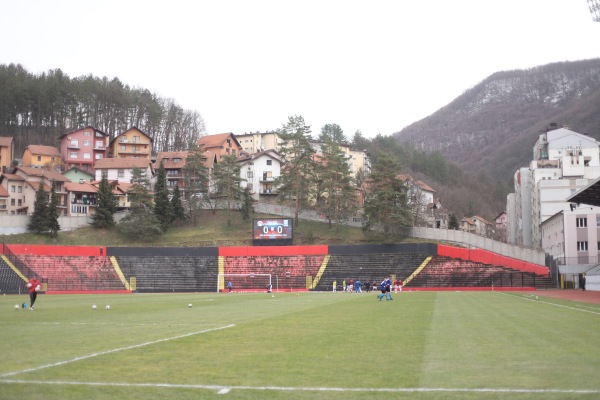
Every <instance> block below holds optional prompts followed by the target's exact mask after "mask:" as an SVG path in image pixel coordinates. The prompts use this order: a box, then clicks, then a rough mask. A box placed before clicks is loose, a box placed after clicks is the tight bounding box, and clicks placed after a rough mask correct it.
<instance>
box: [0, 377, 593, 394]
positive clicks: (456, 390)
mask: <svg viewBox="0 0 600 400" xmlns="http://www.w3.org/2000/svg"><path fill="white" fill-rule="evenodd" d="M0 383H17V384H22V383H25V384H30V385H65V386H67V385H71V386H77V385H79V386H110V387H131V388H172V389H203V390H217V391H218V392H219V394H227V393H229V392H230V391H232V390H269V391H280V392H365V393H423V392H432V393H433V392H435V393H524V394H527V393H531V394H600V390H596V389H510V388H473V389H469V388H418V387H417V388H343V387H290V386H235V385H232V386H229V385H201V384H176V383H119V382H71V381H37V380H32V381H30V380H25V379H0Z"/></svg>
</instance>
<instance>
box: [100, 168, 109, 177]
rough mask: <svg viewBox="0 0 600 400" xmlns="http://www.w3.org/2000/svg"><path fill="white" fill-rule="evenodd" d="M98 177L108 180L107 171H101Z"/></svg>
mask: <svg viewBox="0 0 600 400" xmlns="http://www.w3.org/2000/svg"><path fill="white" fill-rule="evenodd" d="M100 176H102V178H106V179H108V170H105V169H103V170H102V172H101V173H100Z"/></svg>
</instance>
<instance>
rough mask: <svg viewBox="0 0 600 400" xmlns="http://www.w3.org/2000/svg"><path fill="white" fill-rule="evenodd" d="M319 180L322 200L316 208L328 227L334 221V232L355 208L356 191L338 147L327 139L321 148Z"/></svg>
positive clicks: (343, 156)
mask: <svg viewBox="0 0 600 400" xmlns="http://www.w3.org/2000/svg"><path fill="white" fill-rule="evenodd" d="M322 152H323V157H322V158H321V163H320V164H321V165H320V168H318V169H319V170H320V174H319V175H320V177H321V178H320V180H321V181H322V189H323V198H322V199H321V201H320V204H318V208H319V209H320V210H321V212H323V213H324V214H325V215H326V216H327V218H328V220H329V227H330V228H331V222H332V221H334V222H335V225H336V230H338V228H339V222H340V220H344V219H347V218H348V217H350V216H351V215H352V214H353V213H354V211H355V210H356V208H357V205H356V191H355V188H354V186H353V185H352V176H351V173H350V166H349V165H348V162H347V161H346V157H345V154H344V152H343V151H342V149H341V148H340V146H339V145H338V144H337V143H335V142H334V141H332V140H331V139H328V140H327V141H326V142H325V143H324V144H323V146H322Z"/></svg>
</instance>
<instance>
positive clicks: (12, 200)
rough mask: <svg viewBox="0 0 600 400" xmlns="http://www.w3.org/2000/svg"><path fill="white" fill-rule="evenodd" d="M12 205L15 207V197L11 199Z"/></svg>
mask: <svg viewBox="0 0 600 400" xmlns="http://www.w3.org/2000/svg"><path fill="white" fill-rule="evenodd" d="M10 205H11V206H13V207H14V205H15V199H10Z"/></svg>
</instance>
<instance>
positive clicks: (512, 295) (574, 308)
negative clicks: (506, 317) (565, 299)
mask: <svg viewBox="0 0 600 400" xmlns="http://www.w3.org/2000/svg"><path fill="white" fill-rule="evenodd" d="M496 293H500V294H503V295H505V296H511V297H517V298H520V299H522V300H525V301H533V302H535V303H544V304H549V305H551V306H555V307H560V308H566V309H569V310H575V311H581V312H585V313H589V314H595V315H600V311H590V310H585V309H583V308H580V307H571V306H564V305H562V304H556V303H551V302H549V301H544V300H536V299H533V298H527V297H522V296H517V295H515V294H509V293H503V292H496ZM533 296H535V295H533Z"/></svg>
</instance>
